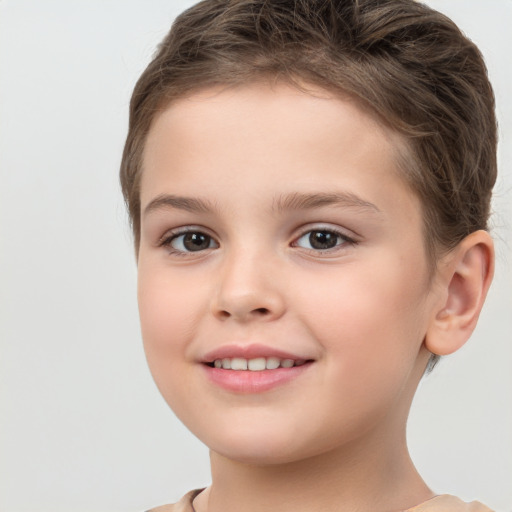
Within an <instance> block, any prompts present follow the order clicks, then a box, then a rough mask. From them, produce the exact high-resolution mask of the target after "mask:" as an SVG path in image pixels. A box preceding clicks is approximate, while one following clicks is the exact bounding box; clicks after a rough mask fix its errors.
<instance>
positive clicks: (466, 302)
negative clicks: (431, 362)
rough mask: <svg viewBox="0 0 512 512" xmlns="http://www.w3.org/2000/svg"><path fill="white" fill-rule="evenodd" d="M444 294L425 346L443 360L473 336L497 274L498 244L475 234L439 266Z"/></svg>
mask: <svg viewBox="0 0 512 512" xmlns="http://www.w3.org/2000/svg"><path fill="white" fill-rule="evenodd" d="M438 268H439V270H438V275H437V276H436V278H437V279H438V285H439V284H440V286H441V290H440V292H441V293H440V294H439V300H438V303H437V305H436V307H435V309H434V312H433V317H432V319H431V321H430V323H429V326H428V330H427V333H426V336H425V346H426V348H427V349H428V350H429V351H430V352H432V353H433V354H438V355H441V356H444V355H447V354H451V353H452V352H455V351H456V350H458V349H459V348H460V347H462V345H464V343H466V341H467V340H468V339H469V337H470V336H471V333H472V332H473V330H474V329H475V327H476V323H477V321H478V317H479V315H480V311H481V310H482V306H483V304H484V300H485V297H486V295H487V291H488V290H489V286H490V284H491V281H492V277H493V274H494V244H493V241H492V238H491V237H490V235H489V233H487V232H486V231H475V232H474V233H471V234H470V235H468V236H467V237H466V238H464V240H462V242H460V243H459V245H458V246H457V247H456V248H455V249H454V250H453V251H450V253H449V254H448V255H447V256H446V257H444V258H443V259H442V260H441V262H440V264H439V267H438Z"/></svg>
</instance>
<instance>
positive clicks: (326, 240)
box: [309, 231, 340, 249]
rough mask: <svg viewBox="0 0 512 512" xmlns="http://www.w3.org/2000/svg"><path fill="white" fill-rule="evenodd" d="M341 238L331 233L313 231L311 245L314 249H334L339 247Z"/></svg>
mask: <svg viewBox="0 0 512 512" xmlns="http://www.w3.org/2000/svg"><path fill="white" fill-rule="evenodd" d="M339 238H340V236H339V235H338V234H336V233H331V232H330V231H311V233H310V234H309V243H310V245H311V247H312V248H313V249H332V248H333V247H336V246H337V245H338V241H339Z"/></svg>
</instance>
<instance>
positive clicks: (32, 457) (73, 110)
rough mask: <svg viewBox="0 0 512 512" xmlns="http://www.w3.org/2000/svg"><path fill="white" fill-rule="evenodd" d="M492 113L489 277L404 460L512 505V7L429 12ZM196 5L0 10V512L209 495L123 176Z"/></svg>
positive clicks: (426, 400)
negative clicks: (473, 53) (150, 350)
mask: <svg viewBox="0 0 512 512" xmlns="http://www.w3.org/2000/svg"><path fill="white" fill-rule="evenodd" d="M429 3H431V4H432V5H433V6H434V7H436V8H438V9H440V10H442V11H443V12H445V13H447V14H448V15H450V16H451V17H452V18H453V19H454V20H455V21H456V22H457V23H458V24H459V25H460V26H461V28H462V29H463V30H464V31H465V32H466V33H467V34H468V35H469V36H470V37H471V38H472V39H473V40H474V41H475V42H476V43H477V44H478V45H480V47H481V49H482V51H483V53H484V55H485V57H486V59H487V63H488V66H489V71H490V75H491V79H492V81H493V83H494V86H495V91H496V96H497V100H498V116H499V121H500V137H501V143H500V152H499V160H500V172H501V177H500V181H499V184H498V187H497V191H496V199H495V210H496V214H495V216H494V224H495V230H494V235H495V238H496V240H497V254H498V263H497V272H496V279H495V282H494V285H493V287H492V290H491V293H490V296H489V299H488V303H487V305H486V308H485V310H484V312H483V314H482V317H481V322H480V325H479V327H478V329H477V332H476V333H475V335H474V336H473V338H472V340H471V341H470V343H469V344H468V345H467V346H466V347H465V348H464V349H463V350H462V351H460V352H459V353H458V354H456V355H454V356H452V357H449V358H447V359H445V360H444V361H443V362H442V364H441V365H440V367H439V368H438V369H436V371H435V372H434V374H433V375H432V376H431V377H429V378H428V379H426V380H425V381H424V382H423V383H422V385H421V387H420V391H419V393H418V396H417V399H416V402H415V405H414V406H413V411H412V415H411V419H410V428H409V438H410V446H411V451H412V453H413V456H414V459H415V461H416V462H417V465H418V467H419V470H420V472H421V473H422V474H423V475H424V477H425V479H426V480H427V482H428V483H429V484H430V485H431V486H432V488H433V489H434V490H436V491H437V492H450V493H454V494H458V495H460V496H461V497H463V498H465V499H467V500H470V499H474V498H478V499H480V500H481V501H484V502H487V503H488V504H489V505H490V506H492V507H493V508H495V509H497V510H500V511H509V510H512V403H511V402H512V401H511V397H512V372H511V367H512V273H511V270H510V266H511V261H512V251H511V247H512V230H511V221H510V220H509V219H510V218H511V213H512V208H511V203H512V164H511V162H512V99H511V96H512V94H511V92H512V91H511V90H512V65H511V62H512V61H511V57H510V54H511V51H512V31H511V30H510V27H511V26H512V1H510V0H494V1H493V0H491V1H486V2H483V1H482V0H472V1H469V0H436V1H434V0H431V1H430V2H429ZM191 4H192V2H190V1H185V0H184V1H170V0H167V1H163V0H149V1H148V0H74V1H68V0H45V1H40V0H3V1H0V66H1V67H0V130H1V133H0V172H1V184H0V230H1V233H0V272H1V276H0V279H1V284H0V316H1V322H0V343H1V345H0V348H1V353H0V418H1V423H0V511H1V512H22V511H27V512H28V511H30V512H33V511H41V512H46V511H48V512H49V511H51V512H60V511H69V510H73V511H74V512H80V511H84V512H85V511H87V512H96V511H111V512H115V511H126V512H130V511H134V512H135V511H140V510H144V509H145V508H148V507H150V506H153V505H157V504H160V503H163V502H169V501H173V500H175V499H177V498H178V497H179V496H180V495H181V494H183V493H184V492H185V491H187V490H189V489H191V488H194V487H198V486H202V485H206V484H208V482H209V469H208V456H207V450H206V448H205V447H203V446H202V445H201V444H200V443H199V442H198V441H197V440H196V439H194V438H193V437H192V436H191V435H190V434H189V433H188V432H187V431H186V430H185V428H184V427H183V426H181V424H180V423H179V422H178V421H177V420H176V419H175V418H174V417H173V415H172V413H171V412H170V411H168V409H167V406H166V405H165V404H164V401H163V400H162V398H161V397H160V396H159V394H158V392H157V390H156V387H155V386H154V384H153V382H152V380H151V377H150V375H149V371H148V370H147V368H146V364H145V360H144V354H143V351H142V347H141V341H140V335H139V326H138V320H137V306H136V298H135V278H136V268H135V263H134V259H133V256H132V251H131V239H130V234H129V231H128V228H127V221H126V216H125V213H124V208H123V203H122V199H121V196H120V192H119V190H118V184H117V169H118V164H119V159H120V154H121V150H122V145H123V138H124V136H125V133H126V125H127V110H128V101H129V95H130V93H131V89H132V87H133V85H134V82H135V80H136V78H137V76H138V75H139V73H140V72H141V71H142V70H143V68H144V66H145V65H146V64H147V62H148V60H149V58H150V55H151V54H152V52H153V50H154V47H155V45H156V44H157V42H158V41H159V40H160V39H161V38H162V37H163V36H164V34H165V33H166V31H167V30H168V28H169V25H170V23H171V21H172V19H173V18H174V16H175V15H176V14H177V13H178V12H180V11H181V10H183V9H184V8H185V7H187V6H189V5H191Z"/></svg>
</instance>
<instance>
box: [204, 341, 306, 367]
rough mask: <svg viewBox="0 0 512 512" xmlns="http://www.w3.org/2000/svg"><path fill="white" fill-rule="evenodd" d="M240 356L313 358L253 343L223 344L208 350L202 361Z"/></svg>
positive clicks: (209, 361) (246, 357) (253, 357)
mask: <svg viewBox="0 0 512 512" xmlns="http://www.w3.org/2000/svg"><path fill="white" fill-rule="evenodd" d="M233 357H240V358H243V359H255V358H257V357H277V358H279V359H293V360H294V361H297V360H311V358H310V357H304V356H302V355H298V354H292V353H291V352H286V351H283V350H279V349H277V348H275V347H269V346H266V345H259V344H251V345H237V344H230V345H223V346H221V347H218V348H216V349H213V350H211V351H210V352H207V353H206V354H205V355H204V357H203V358H202V362H204V363H211V362H213V361H215V360H216V359H225V358H233Z"/></svg>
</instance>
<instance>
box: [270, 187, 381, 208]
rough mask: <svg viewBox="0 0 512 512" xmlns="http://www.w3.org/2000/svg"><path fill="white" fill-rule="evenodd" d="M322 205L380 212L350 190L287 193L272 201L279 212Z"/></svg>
mask: <svg viewBox="0 0 512 512" xmlns="http://www.w3.org/2000/svg"><path fill="white" fill-rule="evenodd" d="M323 206H341V207H345V208H357V209H360V210H369V211H371V212H374V213H382V212H381V210H379V208H378V207H377V206H376V205H374V204H373V203H370V202H369V201H365V200H364V199H362V198H360V197H359V196H357V195H355V194H353V193H351V192H336V193H313V194H299V193H292V194H287V195H284V196H280V197H278V198H277V199H276V200H275V201H274V205H273V209H274V210H276V211H278V212H281V211H286V210H310V209H314V208H321V207H323Z"/></svg>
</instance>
